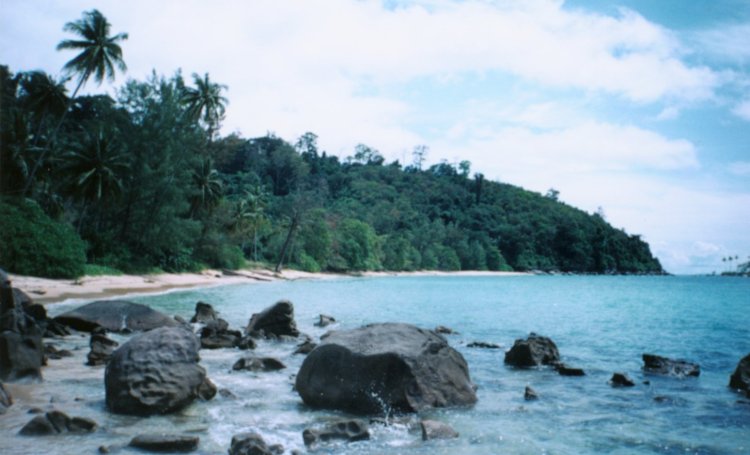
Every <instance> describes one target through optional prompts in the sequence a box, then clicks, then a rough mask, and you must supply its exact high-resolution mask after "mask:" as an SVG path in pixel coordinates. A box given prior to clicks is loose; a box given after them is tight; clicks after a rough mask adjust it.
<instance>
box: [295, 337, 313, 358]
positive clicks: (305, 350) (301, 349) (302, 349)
mask: <svg viewBox="0 0 750 455" xmlns="http://www.w3.org/2000/svg"><path fill="white" fill-rule="evenodd" d="M317 346H318V345H317V344H316V343H313V342H312V341H310V340H307V341H305V342H304V343H301V344H298V345H297V349H295V350H294V354H305V355H306V354H309V353H310V352H311V351H312V350H313V349H315V348H316V347H317Z"/></svg>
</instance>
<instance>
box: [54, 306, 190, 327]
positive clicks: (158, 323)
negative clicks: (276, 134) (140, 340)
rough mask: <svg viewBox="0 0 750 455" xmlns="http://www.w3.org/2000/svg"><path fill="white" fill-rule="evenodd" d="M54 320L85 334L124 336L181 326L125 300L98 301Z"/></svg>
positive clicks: (144, 307)
mask: <svg viewBox="0 0 750 455" xmlns="http://www.w3.org/2000/svg"><path fill="white" fill-rule="evenodd" d="M54 320H55V321H57V322H59V323H61V324H64V325H67V326H69V327H72V328H74V329H76V330H81V331H84V332H91V331H93V330H94V329H95V328H97V327H103V328H105V329H107V331H109V332H123V331H146V330H152V329H156V328H159V327H175V326H177V325H179V324H178V322H177V321H175V320H174V319H173V318H171V317H169V316H167V315H166V314H164V313H161V312H159V311H156V310H154V309H151V308H149V307H147V306H146V305H142V304H140V303H133V302H128V301H125V300H98V301H96V302H91V303H89V304H87V305H83V306H81V307H78V308H76V309H74V310H71V311H68V312H66V313H63V314H61V315H60V316H57V317H56V318H55V319H54Z"/></svg>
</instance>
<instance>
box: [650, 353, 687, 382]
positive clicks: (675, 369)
mask: <svg viewBox="0 0 750 455" xmlns="http://www.w3.org/2000/svg"><path fill="white" fill-rule="evenodd" d="M643 370H644V371H646V372H648V373H652V374H661V375H665V376H675V377H685V376H696V377H697V376H699V375H700V374H701V369H700V366H698V364H697V363H691V362H687V361H685V360H673V359H669V358H667V357H661V356H658V355H653V354H643Z"/></svg>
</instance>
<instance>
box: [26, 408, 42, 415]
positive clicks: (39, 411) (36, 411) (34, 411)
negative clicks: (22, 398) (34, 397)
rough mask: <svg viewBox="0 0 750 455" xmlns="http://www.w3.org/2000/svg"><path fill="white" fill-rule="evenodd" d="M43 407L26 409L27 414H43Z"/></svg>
mask: <svg viewBox="0 0 750 455" xmlns="http://www.w3.org/2000/svg"><path fill="white" fill-rule="evenodd" d="M43 413H44V409H42V408H31V409H29V410H28V411H27V414H43Z"/></svg>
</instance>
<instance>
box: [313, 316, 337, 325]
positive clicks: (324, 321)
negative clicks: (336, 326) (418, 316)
mask: <svg viewBox="0 0 750 455" xmlns="http://www.w3.org/2000/svg"><path fill="white" fill-rule="evenodd" d="M335 322H336V319H335V318H334V317H333V316H327V315H325V314H321V315H320V316H319V318H318V322H316V323H315V325H316V326H317V327H327V326H329V325H331V324H333V323H335Z"/></svg>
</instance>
